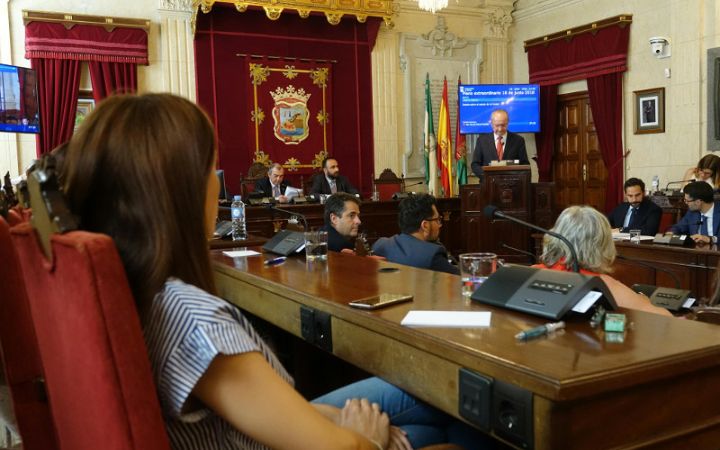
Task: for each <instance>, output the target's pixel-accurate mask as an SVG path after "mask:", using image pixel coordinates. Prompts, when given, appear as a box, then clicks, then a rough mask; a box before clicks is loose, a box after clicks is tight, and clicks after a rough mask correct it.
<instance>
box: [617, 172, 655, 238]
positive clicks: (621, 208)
mask: <svg viewBox="0 0 720 450" xmlns="http://www.w3.org/2000/svg"><path fill="white" fill-rule="evenodd" d="M623 187H624V188H625V198H626V199H627V201H626V202H623V203H620V204H619V205H617V207H616V208H615V209H614V210H613V211H612V212H611V213H610V214H608V220H609V221H610V226H611V227H612V228H613V233H616V232H622V233H627V232H628V231H630V230H640V233H641V234H643V235H646V236H655V234H656V233H657V232H658V228H660V217H661V216H662V209H661V208H660V207H659V206H658V205H656V204H655V203H653V202H651V201H650V200H649V199H647V198H645V183H643V180H641V179H640V178H628V179H627V181H625V185H624V186H623Z"/></svg>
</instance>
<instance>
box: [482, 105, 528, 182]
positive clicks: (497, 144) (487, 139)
mask: <svg viewBox="0 0 720 450" xmlns="http://www.w3.org/2000/svg"><path fill="white" fill-rule="evenodd" d="M509 121H510V119H509V117H508V113H507V111H505V110H504V109H496V110H495V111H493V112H492V114H490V126H491V127H492V130H493V132H492V133H484V134H481V135H480V136H478V138H477V141H476V142H475V152H474V153H473V159H472V165H471V167H472V171H473V173H474V174H475V175H477V177H478V178H480V180H481V181H482V179H483V175H484V173H483V167H485V166H489V165H490V161H502V160H515V159H516V160H518V161H519V162H520V164H530V162H529V161H528V157H527V150H526V149H525V139H523V137H522V136H520V135H519V134H515V133H511V132H509V131H508V130H507V127H508V123H509Z"/></svg>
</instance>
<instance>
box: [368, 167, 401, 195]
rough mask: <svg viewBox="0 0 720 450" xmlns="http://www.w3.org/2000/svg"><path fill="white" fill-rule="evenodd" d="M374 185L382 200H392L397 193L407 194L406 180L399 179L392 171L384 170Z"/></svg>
mask: <svg viewBox="0 0 720 450" xmlns="http://www.w3.org/2000/svg"><path fill="white" fill-rule="evenodd" d="M373 184H374V188H375V190H376V191H377V192H378V194H379V197H380V200H390V199H392V196H393V194H395V193H396V192H405V180H404V179H403V178H398V176H397V175H395V173H394V172H393V171H392V170H390V169H385V170H383V171H382V173H381V174H380V176H379V177H378V178H376V179H375V180H374V181H373Z"/></svg>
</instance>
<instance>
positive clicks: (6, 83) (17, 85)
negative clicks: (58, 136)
mask: <svg viewBox="0 0 720 450" xmlns="http://www.w3.org/2000/svg"><path fill="white" fill-rule="evenodd" d="M0 131H8V132H11V133H39V132H40V102H39V101H38V86H37V74H36V73H35V71H34V70H32V69H26V68H24V67H17V66H10V65H7V64H0Z"/></svg>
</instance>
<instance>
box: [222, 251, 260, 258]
mask: <svg viewBox="0 0 720 450" xmlns="http://www.w3.org/2000/svg"><path fill="white" fill-rule="evenodd" d="M259 254H260V253H258V252H256V251H255V250H234V251H228V252H223V255H225V256H229V257H231V258H241V257H243V256H255V255H259Z"/></svg>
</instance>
